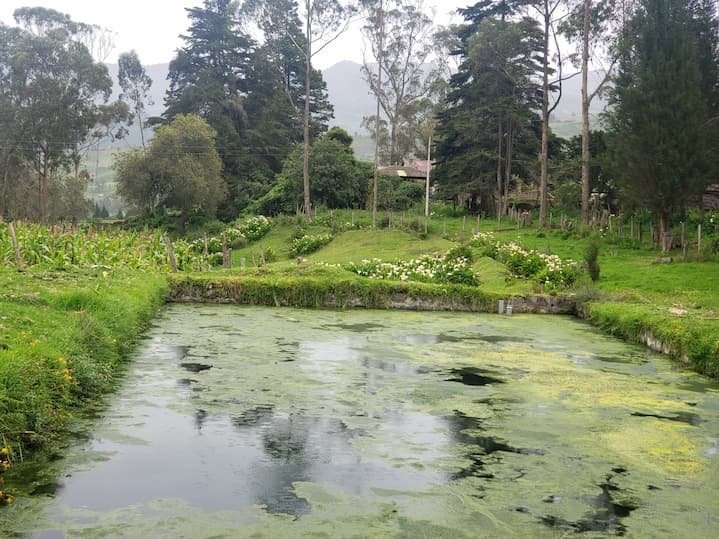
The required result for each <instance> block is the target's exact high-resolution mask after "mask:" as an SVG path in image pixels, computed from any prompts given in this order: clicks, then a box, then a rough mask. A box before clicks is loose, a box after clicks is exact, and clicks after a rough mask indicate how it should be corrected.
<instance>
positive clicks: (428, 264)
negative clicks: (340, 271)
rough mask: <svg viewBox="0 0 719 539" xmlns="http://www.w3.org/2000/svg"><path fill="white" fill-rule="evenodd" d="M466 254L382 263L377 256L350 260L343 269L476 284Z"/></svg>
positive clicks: (368, 274)
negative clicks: (369, 258) (357, 261)
mask: <svg viewBox="0 0 719 539" xmlns="http://www.w3.org/2000/svg"><path fill="white" fill-rule="evenodd" d="M470 262H471V261H470V259H469V256H466V253H465V252H464V251H462V250H459V249H457V250H450V251H448V252H447V253H445V254H433V255H424V256H422V257H420V258H416V259H414V260H398V261H396V262H382V260H380V259H379V258H373V259H371V260H363V261H362V262H361V263H359V264H355V263H350V264H348V265H346V266H345V269H348V270H349V271H351V272H353V273H356V274H357V275H362V276H363V277H368V278H370V279H386V280H393V281H418V282H422V283H439V284H446V283H454V284H465V285H477V284H479V279H477V276H476V275H475V273H474V272H473V271H472V269H471V268H470V266H469V264H470Z"/></svg>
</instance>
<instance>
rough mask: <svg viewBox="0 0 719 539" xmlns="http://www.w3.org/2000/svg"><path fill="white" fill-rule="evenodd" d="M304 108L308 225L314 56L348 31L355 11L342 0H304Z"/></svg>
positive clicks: (309, 216)
mask: <svg viewBox="0 0 719 539" xmlns="http://www.w3.org/2000/svg"><path fill="white" fill-rule="evenodd" d="M302 5H303V6H304V20H305V39H304V42H303V43H302V48H303V52H304V57H305V103H304V105H305V107H304V109H305V110H304V147H303V161H304V163H303V190H304V206H305V215H306V216H307V222H308V223H309V222H311V221H312V205H311V200H310V141H311V139H310V113H311V110H310V98H311V94H312V57H313V56H314V55H315V54H317V53H318V52H320V51H322V50H323V49H325V48H326V47H327V46H329V45H330V44H331V43H332V42H333V41H335V40H336V39H337V38H338V37H339V36H340V35H341V34H342V33H343V32H344V31H345V30H346V29H347V26H348V24H349V21H350V16H351V15H352V13H353V12H354V9H353V7H352V5H351V4H345V3H343V2H342V1H341V0H304V1H303V2H302Z"/></svg>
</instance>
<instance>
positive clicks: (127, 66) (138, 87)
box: [117, 50, 153, 148]
mask: <svg viewBox="0 0 719 539" xmlns="http://www.w3.org/2000/svg"><path fill="white" fill-rule="evenodd" d="M117 64H118V72H117V80H118V83H119V84H120V88H122V93H121V94H120V99H123V100H127V101H128V102H129V104H130V106H131V107H132V110H133V111H134V114H135V119H136V120H137V123H138V126H139V128H140V140H141V142H142V147H143V148H144V147H145V132H144V122H143V114H144V113H145V104H148V105H152V104H153V101H152V98H150V96H149V95H148V92H149V91H150V88H151V87H152V79H151V78H150V77H148V76H147V73H145V68H144V67H142V64H141V63H140V58H139V57H138V56H137V53H136V52H135V51H134V50H133V51H130V52H125V53H122V54H121V55H120V57H119V59H118V62H117Z"/></svg>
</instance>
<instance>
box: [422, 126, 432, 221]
mask: <svg viewBox="0 0 719 539" xmlns="http://www.w3.org/2000/svg"><path fill="white" fill-rule="evenodd" d="M431 169H432V133H430V134H429V140H428V141H427V178H426V179H425V181H424V216H425V217H429V172H430V170H431Z"/></svg>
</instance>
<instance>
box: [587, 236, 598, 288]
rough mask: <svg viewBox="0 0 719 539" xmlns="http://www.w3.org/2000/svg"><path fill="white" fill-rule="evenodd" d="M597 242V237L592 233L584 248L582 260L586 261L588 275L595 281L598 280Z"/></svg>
mask: <svg viewBox="0 0 719 539" xmlns="http://www.w3.org/2000/svg"><path fill="white" fill-rule="evenodd" d="M599 243H600V242H599V237H598V236H596V235H594V236H592V238H591V239H590V240H589V243H587V247H586V249H585V250H584V261H585V262H586V263H587V271H588V272H589V277H591V279H592V281H595V282H596V281H598V280H599V261H598V258H599Z"/></svg>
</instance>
